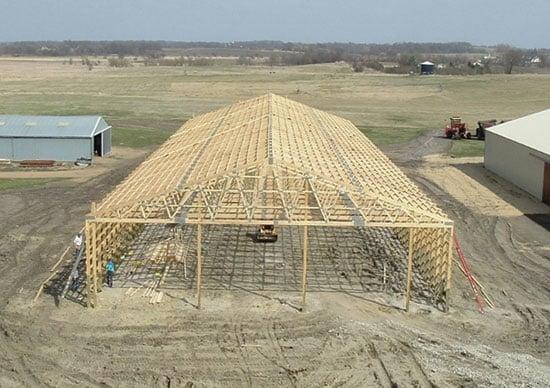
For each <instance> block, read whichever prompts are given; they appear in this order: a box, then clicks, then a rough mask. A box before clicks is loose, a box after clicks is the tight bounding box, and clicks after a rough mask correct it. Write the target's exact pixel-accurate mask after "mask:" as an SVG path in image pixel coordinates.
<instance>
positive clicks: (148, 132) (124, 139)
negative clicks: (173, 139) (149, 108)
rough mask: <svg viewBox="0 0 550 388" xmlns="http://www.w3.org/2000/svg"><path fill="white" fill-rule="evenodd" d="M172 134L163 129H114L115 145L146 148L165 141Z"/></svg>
mask: <svg viewBox="0 0 550 388" xmlns="http://www.w3.org/2000/svg"><path fill="white" fill-rule="evenodd" d="M171 134H172V132H170V131H164V130H161V129H135V128H134V129H130V128H115V129H113V145H116V146H124V147H131V148H144V147H150V146H155V145H159V144H162V143H164V141H165V140H166V139H168V137H169V136H170V135H171Z"/></svg>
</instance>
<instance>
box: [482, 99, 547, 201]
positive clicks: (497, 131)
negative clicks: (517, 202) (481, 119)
mask: <svg viewBox="0 0 550 388" xmlns="http://www.w3.org/2000/svg"><path fill="white" fill-rule="evenodd" d="M485 141H486V144H485V167H486V168H487V169H489V170H491V171H493V172H494V173H496V174H497V175H500V176H501V177H503V178H505V179H507V180H508V181H510V182H512V183H513V184H515V185H516V186H518V187H520V188H522V189H523V190H525V191H527V192H528V193H530V194H532V195H533V196H535V197H536V198H538V199H539V200H541V201H543V202H544V203H546V204H548V205H550V109H547V110H545V111H542V112H539V113H534V114H532V115H529V116H525V117H522V118H519V119H517V120H513V121H509V122H507V123H504V124H500V125H497V126H495V127H492V128H488V129H487V130H486V135H485Z"/></svg>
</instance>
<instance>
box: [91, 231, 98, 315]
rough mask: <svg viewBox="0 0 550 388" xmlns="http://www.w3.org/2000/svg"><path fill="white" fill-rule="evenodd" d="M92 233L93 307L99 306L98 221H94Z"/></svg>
mask: <svg viewBox="0 0 550 388" xmlns="http://www.w3.org/2000/svg"><path fill="white" fill-rule="evenodd" d="M91 233H92V238H91V241H92V246H91V256H92V257H91V263H92V279H93V289H92V300H93V307H96V306H97V277H98V274H97V259H98V258H97V223H96V222H94V223H92V225H91Z"/></svg>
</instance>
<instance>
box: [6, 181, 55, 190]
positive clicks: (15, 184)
mask: <svg viewBox="0 0 550 388" xmlns="http://www.w3.org/2000/svg"><path fill="white" fill-rule="evenodd" d="M54 180H56V179H49V178H28V179H26V178H21V179H19V178H17V179H2V178H0V191H3V190H16V189H17V190H20V189H28V188H30V187H37V186H43V185H45V184H47V183H49V182H52V181H54Z"/></svg>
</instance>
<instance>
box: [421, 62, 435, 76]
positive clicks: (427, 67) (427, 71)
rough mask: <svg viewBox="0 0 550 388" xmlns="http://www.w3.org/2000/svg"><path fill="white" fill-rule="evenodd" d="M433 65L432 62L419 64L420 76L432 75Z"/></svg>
mask: <svg viewBox="0 0 550 388" xmlns="http://www.w3.org/2000/svg"><path fill="white" fill-rule="evenodd" d="M434 68H435V65H434V64H433V63H432V62H429V61H426V62H422V63H421V64H420V74H422V75H432V74H433V73H434Z"/></svg>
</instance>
